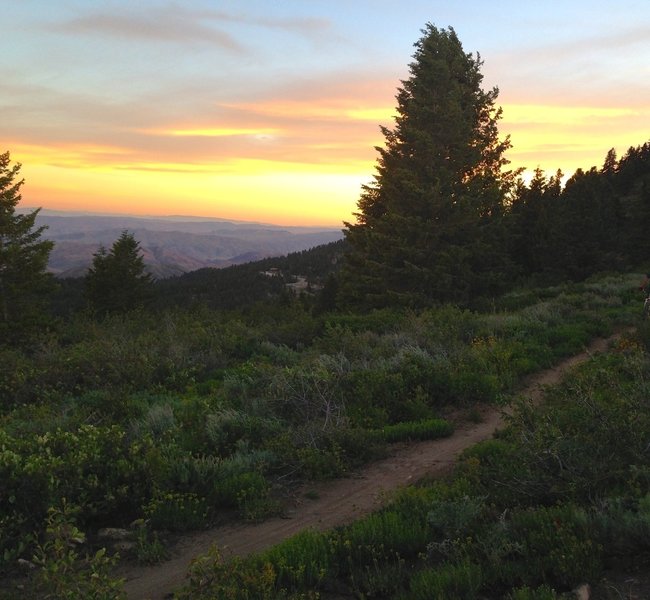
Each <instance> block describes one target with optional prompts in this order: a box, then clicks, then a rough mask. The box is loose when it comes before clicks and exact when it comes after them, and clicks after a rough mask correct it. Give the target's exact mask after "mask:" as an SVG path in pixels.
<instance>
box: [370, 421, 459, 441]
mask: <svg viewBox="0 0 650 600" xmlns="http://www.w3.org/2000/svg"><path fill="white" fill-rule="evenodd" d="M453 433H454V426H453V425H452V424H451V423H449V422H448V421H445V420H444V419H427V420H425V421H416V422H405V423H395V424H394V425H386V426H385V427H383V428H382V429H380V430H378V431H373V432H372V434H373V436H376V437H377V438H379V439H381V440H383V441H384V442H388V443H393V442H404V441H408V440H436V439H438V438H442V437H449V436H450V435H452V434H453Z"/></svg>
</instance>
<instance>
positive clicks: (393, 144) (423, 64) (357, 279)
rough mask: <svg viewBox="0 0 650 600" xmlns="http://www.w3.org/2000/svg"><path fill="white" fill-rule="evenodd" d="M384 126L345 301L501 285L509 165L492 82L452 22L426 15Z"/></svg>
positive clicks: (410, 298)
mask: <svg viewBox="0 0 650 600" xmlns="http://www.w3.org/2000/svg"><path fill="white" fill-rule="evenodd" d="M422 33H423V37H422V38H421V39H420V40H419V41H418V42H417V43H416V44H415V47H416V52H415V54H414V61H413V62H412V63H411V64H410V77H409V79H407V80H406V81H403V82H402V84H403V85H402V87H401V88H400V89H398V93H397V109H396V111H397V116H396V118H395V127H394V129H388V128H386V127H382V133H383V135H384V137H385V147H384V148H379V147H378V148H377V151H378V152H379V158H378V160H377V167H376V174H375V176H374V181H373V182H372V183H371V184H369V185H367V186H364V188H363V190H362V194H361V197H360V199H359V202H358V209H359V210H358V212H357V213H355V216H356V219H357V222H356V223H355V224H350V223H346V224H345V226H346V229H345V235H346V238H347V240H348V241H349V242H350V246H351V249H350V251H349V252H348V254H347V257H346V262H345V264H344V266H343V269H342V273H341V298H342V300H343V302H344V303H345V302H347V303H349V304H352V305H355V304H356V305H360V306H384V305H390V304H401V305H407V306H415V307H417V306H426V305H428V304H431V303H432V302H436V301H459V302H466V301H467V300H468V299H469V298H470V296H472V295H473V294H477V293H478V294H486V293H492V292H495V291H497V290H498V288H499V287H500V286H501V284H502V283H503V280H504V278H507V277H508V276H509V274H510V270H509V269H510V266H511V263H510V261H509V258H508V253H507V250H506V245H505V232H504V229H503V214H504V201H505V197H506V193H507V192H508V191H509V190H510V188H511V186H512V185H513V184H514V179H515V177H514V174H513V173H511V172H503V167H504V166H505V165H506V164H507V162H508V161H507V160H506V159H505V158H504V152H505V151H506V150H507V149H508V148H509V147H510V141H509V138H506V139H505V140H499V137H498V131H497V121H498V120H499V118H500V117H501V109H500V108H496V107H495V101H496V98H497V96H498V90H497V88H494V89H492V90H489V91H484V90H483V89H482V88H481V83H482V79H483V76H482V74H481V65H482V61H481V59H480V57H479V56H478V55H477V56H476V57H474V56H473V55H472V54H466V53H465V52H464V51H463V48H462V45H461V43H460V41H459V39H458V37H457V36H456V33H455V32H454V30H453V29H452V28H449V29H446V30H445V29H437V28H436V27H434V26H433V25H431V24H427V26H426V28H425V29H424V30H423V31H422Z"/></svg>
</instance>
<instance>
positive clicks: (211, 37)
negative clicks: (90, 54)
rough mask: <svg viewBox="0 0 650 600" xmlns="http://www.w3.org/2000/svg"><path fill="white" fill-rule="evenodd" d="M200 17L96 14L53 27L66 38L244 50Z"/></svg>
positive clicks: (169, 12)
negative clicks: (76, 36)
mask: <svg viewBox="0 0 650 600" xmlns="http://www.w3.org/2000/svg"><path fill="white" fill-rule="evenodd" d="M215 21H217V22H218V20H217V19H213V20H212V21H208V20H207V19H205V18H203V16H202V13H198V12H193V11H188V10H184V9H182V8H179V7H175V8H165V9H158V10H149V11H146V12H144V11H143V12H131V13H121V14H114V13H107V12H96V13H92V14H87V15H83V16H80V17H76V18H74V19H70V20H68V21H66V22H63V23H61V24H60V25H58V26H56V27H54V29H55V30H58V31H61V32H64V33H68V34H88V35H97V34H102V35H106V36H111V37H119V38H126V39H129V40H136V41H143V40H144V41H146V40H149V41H155V42H181V43H197V42H201V43H208V44H214V45H216V46H218V47H220V48H224V49H226V50H230V51H233V52H244V50H245V48H244V46H243V45H242V44H240V43H239V42H238V41H237V40H236V39H235V38H234V37H233V36H232V35H231V34H229V33H228V32H226V31H224V30H223V29H221V28H219V27H218V26H217V25H216V23H215Z"/></svg>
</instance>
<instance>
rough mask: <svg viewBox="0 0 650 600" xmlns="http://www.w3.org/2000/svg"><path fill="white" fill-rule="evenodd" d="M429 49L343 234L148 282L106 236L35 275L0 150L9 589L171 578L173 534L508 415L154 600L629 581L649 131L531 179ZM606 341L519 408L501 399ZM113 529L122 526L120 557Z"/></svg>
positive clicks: (403, 91) (480, 94)
mask: <svg viewBox="0 0 650 600" xmlns="http://www.w3.org/2000/svg"><path fill="white" fill-rule="evenodd" d="M422 33H423V37H422V38H421V39H420V40H419V41H418V42H417V43H416V52H415V55H414V62H413V63H412V64H411V65H410V78H409V79H407V80H406V81H404V82H402V87H401V88H400V89H399V91H398V95H397V100H398V107H397V115H398V116H397V117H396V120H395V128H394V129H389V128H387V127H384V128H382V131H383V133H384V136H385V139H386V145H385V147H384V148H379V149H378V151H379V159H378V162H377V172H376V174H375V178H374V180H373V182H372V183H371V184H369V185H367V186H365V187H364V189H363V190H362V193H361V197H360V200H359V204H358V212H357V213H356V222H355V223H345V224H344V233H345V239H344V240H343V241H340V242H335V243H332V244H328V245H325V246H319V247H316V248H313V249H311V250H308V251H304V252H299V253H294V254H290V255H288V256H285V257H278V258H269V259H265V260H263V261H258V262H254V263H249V264H245V265H238V266H233V267H228V268H225V269H219V270H217V269H201V270H199V271H195V272H192V273H187V274H184V275H182V276H179V277H174V278H169V279H164V280H158V281H156V280H154V279H153V278H152V277H151V276H150V275H149V274H148V273H147V272H146V270H145V267H144V263H143V261H142V257H141V255H140V248H139V244H138V241H137V240H136V239H135V238H134V237H133V236H132V235H131V234H130V233H129V232H127V231H125V232H124V233H123V234H122V235H121V237H120V238H119V239H117V240H116V241H115V243H114V244H113V245H112V246H111V247H110V248H103V247H102V248H99V249H98V251H97V253H96V254H95V255H94V260H93V264H92V267H91V269H90V270H89V272H88V274H87V275H86V276H85V277H84V278H80V279H75V280H61V281H55V280H54V278H53V277H52V276H51V275H50V274H48V272H47V268H46V267H47V258H48V254H49V252H50V251H51V249H52V243H51V242H48V241H44V240H43V239H42V237H41V236H42V230H41V229H39V228H37V227H35V226H34V223H35V217H36V215H37V212H38V211H36V212H34V213H31V214H26V215H18V214H16V211H15V208H16V206H17V204H18V203H19V201H20V189H21V186H22V185H23V180H22V179H20V165H17V164H12V163H11V159H10V155H9V153H8V152H6V153H5V154H1V155H0V481H1V482H2V485H1V486H0V577H1V578H2V582H3V583H2V584H1V585H0V598H1V599H3V600H10V599H14V598H18V597H20V598H57V599H58V598H70V599H75V598H97V599H113V598H123V597H125V592H124V590H123V583H124V582H123V581H121V580H120V579H119V577H117V576H116V575H115V568H116V565H117V563H118V562H119V561H122V563H124V562H126V563H128V562H136V563H141V564H154V563H159V562H163V563H164V561H165V559H166V558H167V557H168V556H169V553H170V548H171V547H172V546H173V543H174V540H175V539H176V538H177V536H179V535H181V534H184V533H186V532H191V531H194V530H198V529H205V528H207V527H210V526H212V525H215V524H219V523H224V522H231V521H233V520H245V521H250V522H256V521H259V520H263V519H265V518H267V517H269V516H272V515H278V514H282V513H283V511H284V510H285V501H286V494H287V490H293V489H296V487H297V486H298V485H299V484H300V483H303V482H305V481H314V480H327V479H329V478H335V477H344V476H346V475H349V474H350V473H353V472H354V471H355V470H358V469H360V468H363V466H364V465H365V464H368V463H369V462H370V461H373V460H375V459H377V458H379V457H383V456H387V455H389V454H390V453H391V452H392V451H393V449H394V447H395V444H396V443H414V442H415V441H417V440H430V439H436V438H439V437H445V436H451V435H453V434H454V429H455V427H456V426H457V424H458V419H459V418H466V419H471V418H478V417H477V415H479V414H480V413H479V411H478V409H477V407H482V406H492V407H502V406H505V405H507V404H513V405H514V408H513V409H512V416H511V418H510V420H509V422H508V423H507V425H506V427H505V428H504V429H503V430H502V431H500V432H498V434H497V436H496V437H495V438H494V439H491V440H488V441H486V442H483V443H481V444H479V445H478V446H475V447H474V448H472V449H470V450H468V451H467V452H466V453H465V454H464V456H463V457H462V460H461V461H460V463H459V465H458V467H457V468H456V469H455V471H454V473H452V474H450V475H449V477H447V478H445V479H443V480H438V481H431V482H422V483H421V484H420V485H417V486H413V487H409V488H407V489H405V490H403V491H401V492H400V493H398V494H397V495H395V496H394V498H393V499H392V502H391V503H390V504H388V505H387V506H386V507H385V508H384V509H382V510H381V511H379V512H376V513H373V514H372V515H370V516H369V517H366V518H364V519H361V520H358V521H356V522H355V523H353V524H351V525H349V526H345V527H341V528H338V529H336V530H333V531H329V532H315V531H306V532H304V533H302V534H300V535H298V536H296V537H295V538H291V539H289V540H287V541H286V542H284V543H283V544H281V545H279V546H276V547H274V548H272V549H270V550H268V551H266V552H264V553H261V554H255V555H252V556H249V557H245V558H236V559H233V560H225V559H224V558H223V557H222V555H221V553H220V552H219V549H217V548H215V550H214V551H213V552H211V553H209V554H208V555H206V556H204V557H200V558H198V559H197V561H196V562H195V564H194V566H193V568H192V571H191V573H190V577H189V579H188V582H187V585H186V586H185V587H183V588H181V589H178V590H176V591H175V597H176V598H178V599H179V600H181V599H185V598H188V599H189V598H192V599H199V600H200V599H202V598H205V599H206V600H207V599H208V598H228V599H242V600H244V599H246V598H259V599H265V598H267V599H276V598H292V599H294V600H298V599H309V598H311V599H315V598H323V599H324V600H325V599H328V598H331V599H334V598H341V597H355V598H392V599H396V600H397V599H400V600H401V599H404V600H406V599H407V598H408V599H418V598H422V599H425V598H444V599H454V598H459V599H460V598H467V599H469V598H477V599H492V598H506V599H509V600H553V599H556V598H562V597H565V598H570V597H572V596H571V595H570V594H571V590H573V589H574V588H575V587H576V586H577V585H580V584H582V583H585V582H588V583H591V584H592V586H593V588H594V590H595V591H596V594H600V595H599V596H595V597H599V598H603V599H607V600H609V599H610V598H612V599H613V598H618V597H620V596H615V595H613V594H614V592H616V593H619V592H621V593H623V592H622V591H621V590H622V588H620V586H619V588H616V587H615V586H613V585H611V586H609V587H608V585H606V584H605V583H604V582H605V577H606V576H609V575H610V574H611V573H612V570H614V571H615V570H616V569H617V568H619V567H620V566H621V565H624V567H625V568H628V569H629V568H632V567H634V568H637V567H638V568H644V565H646V566H647V564H648V559H649V558H650V541H649V540H650V456H649V454H648V448H649V447H650V444H649V440H650V421H649V420H648V415H650V411H648V398H649V397H650V395H649V394H648V391H649V390H648V383H647V382H648V381H650V358H649V355H648V352H649V351H650V324H649V323H648V322H647V321H645V320H642V319H641V316H642V313H641V307H642V300H643V296H642V294H641V293H640V291H639V285H640V283H641V278H642V274H643V273H645V272H647V271H648V268H649V265H650V261H649V258H648V257H649V256H650V240H649V239H648V236H647V233H646V232H647V230H648V228H650V142H646V143H644V144H642V145H639V146H637V147H631V148H629V149H628V150H627V151H626V152H625V153H624V154H623V156H621V157H620V158H618V157H617V156H616V154H615V152H614V151H613V150H612V151H610V152H609V153H608V154H607V156H606V157H604V162H603V165H602V166H601V167H592V168H590V169H589V170H586V171H583V170H578V171H577V172H576V173H574V174H573V175H572V176H571V177H569V178H568V179H567V180H566V183H564V184H563V183H562V182H563V175H562V174H561V173H559V172H558V173H555V174H553V175H550V176H547V175H546V174H545V173H543V172H542V171H540V170H537V171H536V172H535V174H534V176H533V178H532V179H531V180H530V181H528V182H525V181H524V180H523V179H522V178H521V172H519V171H517V170H514V171H512V170H507V165H508V162H507V160H506V159H505V158H504V156H505V154H506V152H507V149H508V148H509V147H510V141H509V139H507V138H506V139H504V140H501V139H499V136H498V127H497V124H498V120H499V118H500V116H501V111H500V109H499V108H498V107H497V106H496V100H497V96H498V90H496V89H493V90H488V91H484V90H483V89H482V87H481V82H482V76H481V73H480V68H481V64H482V63H481V61H480V59H479V58H478V57H475V56H474V55H472V54H466V53H465V52H464V51H463V49H462V46H461V44H460V41H459V40H458V38H457V37H456V34H455V32H454V31H453V29H451V28H450V29H437V28H436V27H434V26H433V25H430V24H429V25H427V26H426V28H425V29H424V30H423V32H422ZM443 92H444V93H443ZM633 328H634V329H633ZM614 332H623V333H622V334H621V336H620V337H619V338H618V341H617V342H616V343H615V344H614V345H613V346H612V348H611V351H610V352H608V353H606V354H604V355H603V356H600V357H597V358H595V359H594V360H592V361H590V362H589V363H587V364H586V365H585V366H583V367H582V368H581V369H579V370H578V371H576V372H574V373H572V375H571V377H569V378H567V380H566V381H565V382H564V383H563V384H561V385H559V386H557V387H555V388H552V389H550V390H548V392H547V394H546V398H545V400H544V401H543V402H542V403H541V404H540V405H539V406H533V405H532V404H531V403H530V402H527V401H526V400H525V399H521V398H520V399H518V398H517V392H518V390H519V389H520V388H521V383H522V381H523V380H524V379H525V378H526V377H527V376H530V375H531V374H534V373H536V372H538V371H540V370H542V369H545V368H548V367H551V366H553V365H555V364H557V363H558V361H560V360H561V359H562V358H565V357H567V356H571V355H573V354H576V353H578V352H580V351H582V350H583V349H584V348H585V346H586V345H587V344H588V343H589V342H590V340H592V339H594V338H597V337H607V336H610V335H612V334H613V333H614ZM459 415H464V417H459ZM106 527H111V528H121V529H124V531H126V532H127V535H128V538H129V541H130V544H128V546H127V547H126V549H125V550H122V552H121V554H120V555H119V556H118V554H116V553H114V548H113V547H112V546H111V545H110V544H107V543H106V542H104V541H103V540H102V539H101V538H100V537H99V536H98V532H99V531H100V530H102V529H104V528H106ZM612 590H614V591H612ZM608 594H609V595H608Z"/></svg>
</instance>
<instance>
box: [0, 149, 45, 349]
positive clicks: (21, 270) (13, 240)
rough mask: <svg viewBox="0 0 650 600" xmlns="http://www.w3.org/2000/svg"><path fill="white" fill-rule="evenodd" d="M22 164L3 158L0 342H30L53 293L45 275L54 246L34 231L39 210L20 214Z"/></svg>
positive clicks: (37, 229) (0, 184) (39, 229)
mask: <svg viewBox="0 0 650 600" xmlns="http://www.w3.org/2000/svg"><path fill="white" fill-rule="evenodd" d="M20 167H21V165H20V163H16V164H13V165H12V164H11V158H10V155H9V152H5V153H4V154H0V339H2V340H3V341H9V342H13V341H17V340H20V339H22V340H23V341H27V339H28V338H29V336H30V334H31V333H33V332H34V331H35V330H38V329H39V328H40V327H42V326H43V318H44V313H43V304H44V302H45V299H46V292H47V291H50V290H51V289H52V277H51V275H50V274H49V273H48V272H47V271H46V269H47V261H48V258H49V255H50V251H51V250H52V247H53V246H54V244H53V242H51V241H48V240H43V239H41V235H42V233H43V231H44V230H45V227H35V221H36V217H37V215H38V212H39V210H38V209H37V210H34V211H32V212H29V213H26V214H18V213H17V212H16V206H17V205H18V203H19V202H20V200H21V194H20V189H21V187H22V185H23V183H24V179H19V178H18V177H19V173H20Z"/></svg>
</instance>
